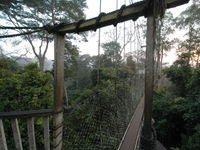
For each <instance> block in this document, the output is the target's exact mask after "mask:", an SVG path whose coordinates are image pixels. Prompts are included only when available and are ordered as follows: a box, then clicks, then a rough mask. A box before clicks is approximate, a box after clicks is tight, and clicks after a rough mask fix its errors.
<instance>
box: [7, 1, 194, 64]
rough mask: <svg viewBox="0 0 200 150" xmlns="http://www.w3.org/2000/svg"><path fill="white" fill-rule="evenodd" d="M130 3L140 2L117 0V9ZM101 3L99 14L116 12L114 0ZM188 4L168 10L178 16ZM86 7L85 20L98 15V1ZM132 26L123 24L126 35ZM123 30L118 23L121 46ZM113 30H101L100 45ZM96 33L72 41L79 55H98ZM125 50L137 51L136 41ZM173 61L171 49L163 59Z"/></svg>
mask: <svg viewBox="0 0 200 150" xmlns="http://www.w3.org/2000/svg"><path fill="white" fill-rule="evenodd" d="M130 1H133V2H137V1H140V0H118V8H120V7H121V6H122V5H124V4H125V3H126V5H129V4H130ZM101 2H102V9H101V12H105V13H108V12H111V11H114V10H116V7H117V5H116V0H101ZM190 4H191V0H190V3H189V4H185V5H182V6H179V7H176V8H173V9H170V11H171V12H172V13H173V15H174V16H178V15H179V14H180V13H181V12H182V11H183V10H185V9H186V8H187V7H188V6H189V5H190ZM87 5H88V8H87V9H85V14H86V18H87V19H90V18H93V17H96V16H98V15H99V12H100V8H99V6H100V0H87ZM142 19H144V18H142ZM142 19H141V18H140V19H139V20H138V21H137V22H140V21H141V20H142ZM133 25H134V23H133V21H126V22H125V26H126V33H127V32H129V31H130V30H131V31H132V32H134V31H133V28H134V27H133ZM123 28H124V23H120V24H118V25H117V29H118V34H119V35H120V36H119V37H120V38H119V40H118V42H120V43H121V45H123V32H124V30H123ZM115 30H116V28H115V27H114V26H113V25H112V26H108V27H104V28H101V44H102V43H104V42H107V41H110V40H112V39H113V38H114V37H112V39H111V38H110V37H108V35H107V34H106V33H108V32H113V31H115ZM98 33H99V32H98V30H97V32H93V31H90V32H88V37H87V40H88V42H83V41H80V40H77V41H73V43H74V44H76V45H77V46H78V47H79V50H80V54H90V55H97V54H98ZM174 37H179V38H181V37H183V33H181V32H176V33H175V34H174ZM36 45H37V43H36ZM142 45H145V43H142ZM37 46H38V47H39V43H38V45H37ZM5 47H6V49H10V50H12V46H11V45H10V44H9V43H8V44H7V45H6V46H5ZM21 47H24V49H30V45H29V43H25V42H23V43H22V45H20V47H16V48H17V49H21ZM53 47H54V45H53V43H51V44H50V46H49V49H48V51H47V54H46V57H47V58H48V59H50V60H53V59H54V48H53ZM125 49H126V52H130V51H132V52H134V51H136V49H139V48H138V41H137V42H131V43H129V44H127V46H126V47H125ZM100 51H101V53H103V50H102V48H101V50H100ZM28 56H29V57H34V55H33V54H29V55H28ZM175 59H176V52H175V50H174V49H173V50H171V51H170V52H169V54H168V57H166V58H165V59H164V61H165V62H169V64H172V63H173V61H174V60H175Z"/></svg>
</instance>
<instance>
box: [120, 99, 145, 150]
mask: <svg viewBox="0 0 200 150" xmlns="http://www.w3.org/2000/svg"><path fill="white" fill-rule="evenodd" d="M143 110H144V99H142V100H141V101H140V103H139V104H138V106H137V108H136V110H135V113H134V115H133V117H132V119H131V121H130V125H129V128H128V130H127V132H126V134H125V136H124V139H123V140H122V142H121V145H120V146H119V148H118V150H133V149H134V147H135V145H136V144H137V136H138V131H139V128H140V125H141V122H142V116H143Z"/></svg>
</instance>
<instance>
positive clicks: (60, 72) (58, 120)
mask: <svg viewBox="0 0 200 150" xmlns="http://www.w3.org/2000/svg"><path fill="white" fill-rule="evenodd" d="M54 45H55V47H54V48H55V50H54V53H55V54H54V55H55V56H54V57H55V66H54V67H55V68H54V111H55V114H54V117H53V128H54V133H53V140H54V150H61V149H62V134H63V126H62V122H63V89H64V48H65V39H64V35H61V34H58V33H57V34H55V41H54Z"/></svg>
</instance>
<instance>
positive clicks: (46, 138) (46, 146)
mask: <svg viewBox="0 0 200 150" xmlns="http://www.w3.org/2000/svg"><path fill="white" fill-rule="evenodd" d="M43 123H44V149H45V150H50V139H49V116H46V117H43Z"/></svg>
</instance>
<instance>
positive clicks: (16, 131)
mask: <svg viewBox="0 0 200 150" xmlns="http://www.w3.org/2000/svg"><path fill="white" fill-rule="evenodd" d="M11 124H12V131H13V136H14V141H15V148H16V150H23V147H22V140H21V135H20V131H19V125H18V120H17V118H15V119H11Z"/></svg>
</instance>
